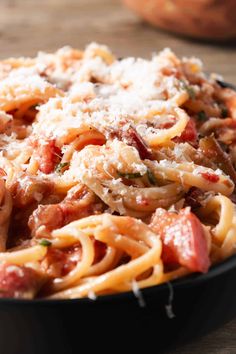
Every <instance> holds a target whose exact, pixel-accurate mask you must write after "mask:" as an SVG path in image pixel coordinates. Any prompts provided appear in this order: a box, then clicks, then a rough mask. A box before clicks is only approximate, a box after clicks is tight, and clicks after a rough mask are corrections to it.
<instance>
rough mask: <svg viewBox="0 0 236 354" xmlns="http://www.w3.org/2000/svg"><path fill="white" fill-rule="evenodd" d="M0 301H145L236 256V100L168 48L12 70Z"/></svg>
mask: <svg viewBox="0 0 236 354" xmlns="http://www.w3.org/2000/svg"><path fill="white" fill-rule="evenodd" d="M0 72H1V77H0V150H1V154H0V297H16V298H26V299H33V298H47V299H53V298H56V299H65V298H70V299H74V298H81V297H90V298H91V299H95V298H96V297H97V296H102V295H105V294H112V293H119V292H124V291H134V292H135V294H137V291H138V290H139V289H142V288H145V287H150V286H154V285H159V284H162V283H164V282H168V281H171V280H174V279H177V278H180V277H183V276H186V275H188V274H191V273H205V272H207V271H208V270H209V268H210V267H211V266H212V265H214V264H216V263H218V262H220V261H223V260H224V259H226V258H227V257H229V256H231V255H233V254H234V253H235V250H236V204H235V200H236V199H235V183H236V171H235V167H236V120H235V118H236V109H235V108H236V93H235V92H234V91H233V90H232V89H230V88H225V87H223V85H220V80H221V79H220V77H217V76H216V75H214V76H212V77H207V76H206V75H205V74H204V72H203V68H202V63H201V62H200V60H198V59H196V58H190V59H187V58H183V59H179V58H177V57H176V56H175V54H174V53H172V52H171V51H170V50H169V49H165V50H164V51H162V52H161V53H159V54H157V55H153V57H152V59H151V60H144V59H141V58H138V59H135V58H125V59H117V58H115V56H114V55H113V54H112V53H111V52H110V50H109V49H108V48H107V47H106V46H102V45H98V44H95V43H92V44H90V45H89V46H88V47H86V49H85V50H84V51H78V50H75V49H72V48H70V47H65V48H62V49H60V50H58V51H57V52H56V53H53V54H47V53H39V54H38V56H37V57H36V58H33V59H31V58H19V59H15V58H10V59H7V60H3V61H1V62H0Z"/></svg>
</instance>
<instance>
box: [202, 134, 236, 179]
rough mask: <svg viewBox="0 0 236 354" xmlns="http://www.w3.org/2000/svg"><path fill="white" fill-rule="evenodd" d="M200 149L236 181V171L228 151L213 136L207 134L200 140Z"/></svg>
mask: <svg viewBox="0 0 236 354" xmlns="http://www.w3.org/2000/svg"><path fill="white" fill-rule="evenodd" d="M199 149H200V150H201V151H202V152H203V154H204V155H205V156H206V157H207V158H209V159H210V160H211V161H212V162H213V163H215V164H216V166H217V167H219V168H220V169H221V170H222V171H223V172H224V173H225V174H226V175H228V176H230V178H231V179H232V181H233V182H234V183H236V172H235V169H234V167H233V165H232V163H231V161H230V158H229V156H228V154H227V153H225V152H224V151H223V150H222V148H221V146H220V144H219V143H218V142H217V140H216V139H215V138H214V137H213V136H206V137H204V138H202V139H201V140H200V141H199Z"/></svg>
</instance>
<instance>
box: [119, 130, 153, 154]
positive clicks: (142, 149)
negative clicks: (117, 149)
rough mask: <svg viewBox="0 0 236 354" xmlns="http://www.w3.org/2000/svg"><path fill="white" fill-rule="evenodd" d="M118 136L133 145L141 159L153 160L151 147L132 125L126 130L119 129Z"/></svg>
mask: <svg viewBox="0 0 236 354" xmlns="http://www.w3.org/2000/svg"><path fill="white" fill-rule="evenodd" d="M118 138H119V139H120V140H122V141H124V142H125V143H126V144H127V145H130V146H133V147H135V148H136V149H137V150H138V152H139V156H140V158H141V159H142V160H145V159H149V160H153V156H152V152H151V149H149V148H148V146H147V145H146V143H145V142H144V140H143V139H142V137H141V136H140V135H139V134H138V132H137V131H136V129H135V128H134V127H132V126H130V127H129V128H128V129H127V130H123V129H120V130H119V132H118Z"/></svg>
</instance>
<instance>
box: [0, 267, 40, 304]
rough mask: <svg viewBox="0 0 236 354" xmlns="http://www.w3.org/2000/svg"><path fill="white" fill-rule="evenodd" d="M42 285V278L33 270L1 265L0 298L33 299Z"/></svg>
mask: <svg viewBox="0 0 236 354" xmlns="http://www.w3.org/2000/svg"><path fill="white" fill-rule="evenodd" d="M42 284H43V278H42V276H41V275H40V274H39V273H37V272H36V271H35V270H33V269H31V268H27V267H24V266H18V265H13V264H7V263H2V264H0V298H9V297H13V298H20V299H33V298H34V297H35V295H36V294H37V292H38V291H39V289H40V287H41V286H42Z"/></svg>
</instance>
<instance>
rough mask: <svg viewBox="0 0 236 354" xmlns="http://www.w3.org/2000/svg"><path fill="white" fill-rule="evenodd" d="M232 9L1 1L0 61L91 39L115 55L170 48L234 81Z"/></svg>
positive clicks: (225, 4) (116, 1)
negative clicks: (195, 57) (177, 34)
mask: <svg viewBox="0 0 236 354" xmlns="http://www.w3.org/2000/svg"><path fill="white" fill-rule="evenodd" d="M124 2H126V4H128V5H129V6H131V7H132V9H134V10H135V11H136V12H138V13H139V15H136V13H134V12H132V11H131V10H130V9H128V8H126V7H125V5H124ZM156 3H157V5H158V6H156V5H155V4H156ZM232 5H233V7H232ZM235 6H236V1H235V0H220V1H219V0H124V1H123V4H122V1H121V0H40V1H37V0H0V48H1V51H0V57H1V58H4V57H9V56H19V55H25V56H26V55H35V53H36V52H37V51H38V50H48V51H52V50H55V49H57V48H59V47H61V46H64V45H66V44H69V45H71V46H74V47H77V48H83V47H84V45H86V44H87V43H89V42H91V41H97V42H100V43H105V44H107V45H108V46H110V47H111V48H112V49H113V51H114V52H115V53H116V54H117V55H118V56H127V55H130V56H144V57H147V56H149V55H150V54H151V53H152V52H157V51H159V50H161V49H162V48H164V47H171V48H172V49H173V50H174V51H175V52H176V53H177V54H178V55H181V56H182V55H184V56H192V55H194V56H199V57H200V58H202V60H203V61H204V63H205V66H206V70H207V71H210V72H219V73H220V74H222V75H224V77H225V80H228V81H231V82H233V83H236V70H235V69H234V63H235V61H236V40H234V37H233V35H236V11H235V10H234V7H235ZM175 7H176V8H175ZM176 10H177V11H176ZM142 16H144V17H145V18H146V19H149V20H151V21H152V23H153V22H155V23H156V22H157V23H158V24H159V25H161V26H162V27H165V28H168V29H169V30H172V31H174V32H176V31H180V32H181V31H182V33H185V34H186V35H194V36H195V37H196V36H200V37H204V38H206V37H209V38H211V37H216V38H218V37H220V41H218V42H215V41H214V42H211V41H210V40H208V41H207V42H204V43H203V42H199V41H196V40H191V39H186V38H183V37H182V38H181V37H177V36H176V35H173V34H171V33H168V32H164V31H162V30H160V29H159V30H158V29H155V28H154V27H152V26H151V25H148V24H147V23H145V22H144V20H143V19H142V18H141V17H142ZM228 38H231V42H230V43H228V42H226V39H228Z"/></svg>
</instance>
